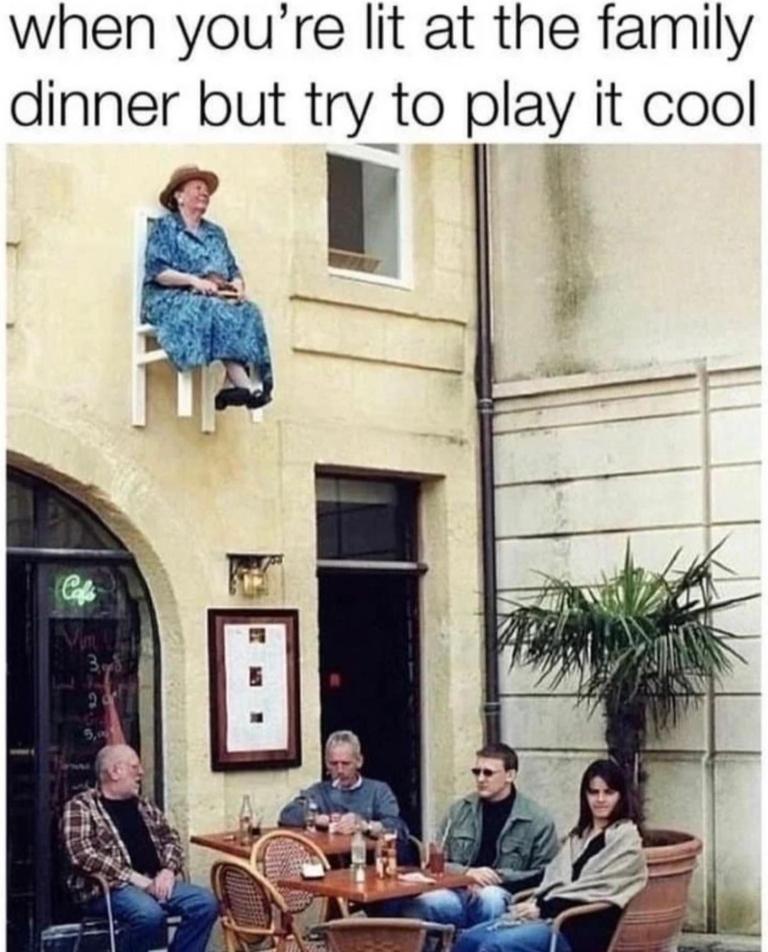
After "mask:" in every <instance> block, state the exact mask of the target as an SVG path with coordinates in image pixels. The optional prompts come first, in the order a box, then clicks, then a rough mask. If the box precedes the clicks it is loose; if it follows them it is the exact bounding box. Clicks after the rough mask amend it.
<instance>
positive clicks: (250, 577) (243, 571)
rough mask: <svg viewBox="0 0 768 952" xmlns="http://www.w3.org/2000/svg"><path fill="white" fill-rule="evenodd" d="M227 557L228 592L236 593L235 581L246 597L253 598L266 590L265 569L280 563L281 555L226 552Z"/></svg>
mask: <svg viewBox="0 0 768 952" xmlns="http://www.w3.org/2000/svg"><path fill="white" fill-rule="evenodd" d="M227 558H228V559H229V594H230V595H235V594H237V583H238V582H240V591H241V592H242V594H243V595H244V596H245V597H246V598H255V597H256V596H257V595H263V594H265V593H266V591H267V569H268V568H269V567H270V565H280V563H281V562H282V561H283V556H282V555H281V554H279V553H268V554H261V553H256V552H246V553H243V552H227Z"/></svg>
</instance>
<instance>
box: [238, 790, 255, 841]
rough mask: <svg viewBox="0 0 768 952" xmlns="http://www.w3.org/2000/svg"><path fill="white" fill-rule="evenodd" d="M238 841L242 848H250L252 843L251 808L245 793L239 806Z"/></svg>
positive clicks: (249, 799)
mask: <svg viewBox="0 0 768 952" xmlns="http://www.w3.org/2000/svg"><path fill="white" fill-rule="evenodd" d="M238 839H239V841H240V842H241V843H242V845H243V846H250V845H251V843H253V807H252V806H251V798H250V796H249V795H248V794H247V793H246V794H245V796H244V797H243V802H242V803H241V804H240V817H239V819H238Z"/></svg>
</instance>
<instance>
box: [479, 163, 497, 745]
mask: <svg viewBox="0 0 768 952" xmlns="http://www.w3.org/2000/svg"><path fill="white" fill-rule="evenodd" d="M474 151H475V235H476V242H477V259H476V260H477V358H476V364H475V392H476V394H477V415H478V427H479V431H480V433H479V437H480V511H481V516H480V532H481V536H482V556H483V565H482V572H483V625H484V645H485V691H484V700H483V721H484V734H485V741H486V743H492V742H494V741H498V740H500V733H501V731H500V721H501V705H500V704H499V668H498V664H499V658H498V651H497V650H496V515H495V505H494V486H493V351H492V314H491V269H490V255H489V245H490V232H489V225H488V216H489V209H488V205H489V202H488V158H489V156H488V146H487V145H476V146H475V147H474Z"/></svg>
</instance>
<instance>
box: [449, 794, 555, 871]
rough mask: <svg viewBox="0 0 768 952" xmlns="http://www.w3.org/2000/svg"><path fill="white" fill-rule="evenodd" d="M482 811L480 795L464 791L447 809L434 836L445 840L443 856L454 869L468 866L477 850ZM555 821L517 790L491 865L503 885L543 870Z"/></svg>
mask: <svg viewBox="0 0 768 952" xmlns="http://www.w3.org/2000/svg"><path fill="white" fill-rule="evenodd" d="M481 835H482V812H481V806H480V797H478V796H477V794H476V793H471V794H468V795H467V796H466V797H463V798H462V799H461V800H457V801H456V803H454V804H453V806H451V808H450V809H449V810H448V814H447V815H446V817H445V819H444V820H443V822H442V824H441V825H440V830H439V833H438V836H439V838H440V841H441V842H443V840H444V841H445V856H446V859H447V860H448V862H449V866H453V868H454V869H455V870H457V871H458V870H459V869H461V870H464V869H467V868H469V867H471V866H472V865H473V863H474V859H475V857H476V856H477V852H478V850H479V849H480V841H481ZM558 848H559V843H558V840H557V834H556V833H555V822H554V820H553V819H552V817H551V816H550V815H549V813H547V812H546V810H543V809H542V808H541V807H540V806H539V805H538V804H537V803H534V801H533V800H531V799H530V798H529V797H526V796H524V794H522V793H520V792H519V791H517V792H516V794H515V802H514V804H513V805H512V810H511V811H510V814H509V816H508V817H507V822H506V823H505V824H504V826H503V827H502V829H501V833H500V834H499V838H498V840H497V841H496V860H495V862H494V864H493V868H494V869H495V870H496V872H497V873H498V874H499V876H501V878H502V881H503V882H504V883H505V884H512V885H514V883H515V882H516V881H518V880H524V879H529V878H530V877H532V876H535V875H536V874H538V873H542V872H543V871H544V867H545V866H546V865H547V863H549V861H550V860H551V859H553V858H554V857H555V855H556V853H557V851H558Z"/></svg>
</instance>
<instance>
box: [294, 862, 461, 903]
mask: <svg viewBox="0 0 768 952" xmlns="http://www.w3.org/2000/svg"><path fill="white" fill-rule="evenodd" d="M404 875H410V876H412V877H416V878H415V879H412V880H411V881H410V882H409V881H407V880H405V879H403V878H402V877H403V876H404ZM473 884H474V880H472V879H470V878H469V877H468V876H464V875H463V874H461V873H442V874H441V875H439V876H436V875H434V874H433V873H428V872H423V871H421V870H417V869H415V868H414V867H408V868H404V869H402V870H401V871H400V874H399V875H398V876H397V877H389V876H387V877H384V878H383V879H381V878H380V877H378V876H377V875H376V870H375V869H374V868H373V867H372V866H366V867H365V878H364V880H363V881H362V882H355V879H354V877H353V873H352V870H351V869H331V870H328V871H327V872H326V874H325V876H323V878H322V879H302V878H297V879H293V878H291V879H287V878H286V879H278V880H276V885H277V886H280V887H282V888H283V889H300V890H302V891H304V892H308V893H313V894H314V895H316V896H328V897H329V898H331V899H346V900H348V901H350V902H362V903H368V902H379V901H381V900H383V899H400V898H403V897H405V896H419V895H421V893H424V892H430V891H431V890H433V889H461V888H462V887H464V886H472V885H473Z"/></svg>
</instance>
